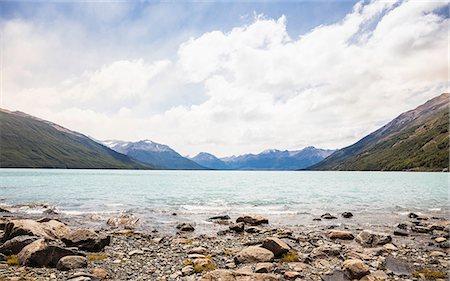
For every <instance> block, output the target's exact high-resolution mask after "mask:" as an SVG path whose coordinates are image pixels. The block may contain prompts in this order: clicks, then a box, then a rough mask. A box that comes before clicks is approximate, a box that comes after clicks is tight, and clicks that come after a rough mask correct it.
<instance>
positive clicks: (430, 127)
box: [309, 94, 449, 171]
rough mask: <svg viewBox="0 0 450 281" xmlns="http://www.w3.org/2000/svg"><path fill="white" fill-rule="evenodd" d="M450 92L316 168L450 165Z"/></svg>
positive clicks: (431, 168) (430, 168)
mask: <svg viewBox="0 0 450 281" xmlns="http://www.w3.org/2000/svg"><path fill="white" fill-rule="evenodd" d="M448 101H449V95H448V94H442V95H440V96H438V97H436V98H434V99H432V100H430V101H428V102H427V103H425V104H423V105H421V106H419V107H418V108H416V109H414V110H411V111H408V112H405V113H403V114H401V115H400V116H399V117H397V118H396V119H394V120H393V121H391V122H390V123H388V124H387V125H385V126H384V127H382V128H380V129H379V130H377V131H375V132H373V133H372V134H370V135H368V136H366V137H365V138H363V139H361V140H360V141H358V142H357V143H355V144H354V145H351V146H349V147H346V148H343V149H341V150H339V151H337V152H335V153H334V154H332V155H331V156H329V157H328V158H326V159H325V160H323V161H322V162H320V163H318V164H317V165H314V166H312V167H310V168H309V169H312V170H387V171H402V170H417V171H442V170H448V168H449V132H448V129H449V107H448Z"/></svg>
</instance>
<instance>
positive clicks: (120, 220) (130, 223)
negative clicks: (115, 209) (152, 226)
mask: <svg viewBox="0 0 450 281" xmlns="http://www.w3.org/2000/svg"><path fill="white" fill-rule="evenodd" d="M138 222H139V218H137V217H135V216H134V215H132V214H122V215H120V216H118V217H111V218H109V219H108V220H107V221H106V224H107V225H110V226H113V227H123V228H127V229H132V228H135V227H136V225H137V224H138Z"/></svg>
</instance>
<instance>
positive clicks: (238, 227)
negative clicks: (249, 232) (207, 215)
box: [229, 222, 244, 232]
mask: <svg viewBox="0 0 450 281" xmlns="http://www.w3.org/2000/svg"><path fill="white" fill-rule="evenodd" d="M229 228H230V230H231V231H234V232H243V231H244V223H243V222H238V223H232V224H230V227H229Z"/></svg>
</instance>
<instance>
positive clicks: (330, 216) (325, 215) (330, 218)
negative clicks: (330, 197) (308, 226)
mask: <svg viewBox="0 0 450 281" xmlns="http://www.w3.org/2000/svg"><path fill="white" fill-rule="evenodd" d="M320 217H321V218H322V219H325V220H334V219H337V217H335V216H332V215H331V214H330V213H325V214H323V215H321V216H320Z"/></svg>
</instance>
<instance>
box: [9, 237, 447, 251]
mask: <svg viewBox="0 0 450 281" xmlns="http://www.w3.org/2000/svg"><path fill="white" fill-rule="evenodd" d="M434 241H436V243H442V242H445V241H447V238H445V237H437V238H435V239H434ZM0 249H1V248H0ZM1 252H2V251H1V250H0V253H1Z"/></svg>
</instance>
